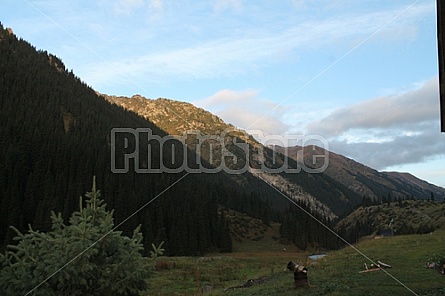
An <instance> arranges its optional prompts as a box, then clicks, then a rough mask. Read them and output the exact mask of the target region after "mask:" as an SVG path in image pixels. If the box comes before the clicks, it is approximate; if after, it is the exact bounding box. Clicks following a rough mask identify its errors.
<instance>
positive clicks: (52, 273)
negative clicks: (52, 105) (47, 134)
mask: <svg viewBox="0 0 445 296" xmlns="http://www.w3.org/2000/svg"><path fill="white" fill-rule="evenodd" d="M85 197H86V199H85V205H84V203H83V202H82V197H81V198H80V209H79V211H77V212H74V213H73V214H72V215H71V217H70V219H69V223H68V225H65V224H64V221H63V219H62V215H61V214H60V213H59V214H55V213H54V212H52V213H51V221H52V230H51V231H49V232H47V233H44V232H39V231H36V230H33V229H32V228H31V226H29V230H28V232H27V233H25V234H23V233H21V232H20V231H19V230H17V229H14V230H15V231H16V233H17V236H16V237H15V240H16V241H18V244H17V245H14V246H8V251H6V253H5V254H1V255H0V268H1V270H0V290H1V291H3V293H5V294H6V295H25V294H27V293H29V292H31V291H32V293H30V294H32V295H138V294H139V292H140V291H143V290H145V289H146V288H147V286H146V281H145V280H146V279H147V278H148V275H149V274H148V273H149V267H148V266H147V265H148V261H147V260H148V259H146V258H144V257H142V255H141V251H142V250H143V245H142V244H141V241H142V235H141V234H140V232H139V230H140V227H137V228H136V229H135V230H134V232H133V236H132V237H131V238H129V237H126V236H123V235H122V234H121V232H120V231H116V230H114V221H113V211H107V210H106V204H105V203H104V201H103V200H102V199H101V198H100V191H99V190H96V185H95V180H94V179H93V188H92V190H91V192H88V193H86V194H85Z"/></svg>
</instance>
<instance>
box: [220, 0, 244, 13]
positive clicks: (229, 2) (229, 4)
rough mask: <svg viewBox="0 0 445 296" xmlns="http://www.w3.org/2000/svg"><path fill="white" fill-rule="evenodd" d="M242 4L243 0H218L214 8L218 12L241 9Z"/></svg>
mask: <svg viewBox="0 0 445 296" xmlns="http://www.w3.org/2000/svg"><path fill="white" fill-rule="evenodd" d="M241 6H242V0H216V2H215V4H214V6H213V9H214V10H215V11H217V12H219V11H223V10H226V9H234V10H239V9H240V8H241Z"/></svg>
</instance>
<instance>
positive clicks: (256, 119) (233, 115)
mask: <svg viewBox="0 0 445 296" xmlns="http://www.w3.org/2000/svg"><path fill="white" fill-rule="evenodd" d="M193 103H194V104H195V105H197V106H199V107H202V108H205V109H207V110H210V111H212V112H213V113H215V114H216V115H218V116H219V117H221V118H222V119H223V120H224V121H225V122H227V123H230V124H233V125H234V126H236V127H238V128H242V129H245V130H259V131H262V132H263V133H264V134H268V135H271V134H279V135H281V134H284V133H285V132H286V130H287V129H288V128H289V126H288V125H286V124H285V123H283V121H282V120H281V114H280V113H282V112H284V109H285V107H284V106H282V107H280V106H278V105H277V104H276V103H274V102H272V101H270V100H266V99H261V98H259V97H258V91H256V90H246V91H234V90H228V89H225V90H221V91H219V92H217V93H215V94H214V95H212V96H210V97H208V98H205V99H203V100H199V101H195V102H193ZM272 109H273V110H274V111H273V112H272V113H270V114H268V111H269V110H272Z"/></svg>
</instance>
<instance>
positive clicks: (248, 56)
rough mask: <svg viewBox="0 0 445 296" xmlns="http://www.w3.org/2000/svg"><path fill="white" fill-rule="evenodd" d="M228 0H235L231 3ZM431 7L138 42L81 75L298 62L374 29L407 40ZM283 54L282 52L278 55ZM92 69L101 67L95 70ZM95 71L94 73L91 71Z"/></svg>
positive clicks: (206, 74)
mask: <svg viewBox="0 0 445 296" xmlns="http://www.w3.org/2000/svg"><path fill="white" fill-rule="evenodd" d="M141 1H142V0H119V2H118V3H126V4H127V10H131V9H134V7H137V6H138V5H140V4H141ZM221 3H226V2H221ZM228 3H232V2H228ZM234 3H237V2H233V3H232V4H231V5H235V4H234ZM152 5H153V7H157V8H158V9H161V10H162V9H163V4H162V2H161V1H160V0H154V1H153V2H152ZM221 5H222V4H221ZM224 5H229V4H227V3H226V4H224ZM235 6H236V5H235ZM431 9H433V10H434V5H433V6H431V5H423V6H422V5H418V6H416V9H415V10H409V11H407V12H406V13H404V14H403V15H402V16H400V17H399V18H398V19H397V20H394V21H393V22H391V21H392V20H393V18H394V16H395V15H396V14H397V13H398V12H399V10H391V11H381V12H373V13H369V14H364V15H355V16H343V17H341V16H338V17H335V18H331V19H326V20H307V21H304V22H301V23H299V24H296V25H294V26H293V27H289V28H287V29H282V28H281V29H280V28H271V29H270V30H269V28H267V29H266V28H265V29H264V30H257V31H252V32H250V33H247V34H241V35H239V36H237V37H231V38H228V37H226V36H224V35H223V36H222V37H221V38H219V39H213V40H207V41H204V42H201V43H199V44H194V45H188V46H185V47H181V48H166V47H164V48H161V49H158V51H156V52H155V51H153V47H148V48H149V49H150V51H148V49H145V53H144V48H143V47H142V48H141V47H137V52H136V51H135V52H134V54H132V55H131V56H132V58H128V57H123V58H120V59H115V60H114V61H110V63H106V64H104V63H99V64H91V65H88V66H89V68H90V70H89V71H88V69H85V74H84V77H85V79H86V80H87V81H90V82H91V83H92V84H93V85H99V84H101V83H105V82H109V81H110V80H119V79H118V77H117V76H119V75H120V74H124V75H134V76H138V77H143V78H144V80H146V81H153V80H165V79H168V78H169V77H171V76H174V77H181V78H182V79H185V80H187V79H201V78H216V77H230V76H234V75H238V74H241V73H247V72H249V71H252V70H258V69H261V68H264V67H267V66H268V65H270V64H274V63H283V62H288V60H286V58H290V59H292V61H293V62H295V61H298V59H299V57H298V55H299V53H300V52H302V53H304V52H305V51H314V50H329V51H331V52H332V51H336V50H337V51H338V50H339V48H340V52H346V51H348V50H350V49H351V48H352V47H353V46H355V45H356V44H357V40H364V39H365V38H367V37H369V36H370V35H371V34H373V33H375V32H376V31H378V30H379V29H381V30H380V31H379V33H378V34H376V35H375V36H374V37H373V38H376V40H378V38H384V39H386V38H387V37H385V36H389V35H391V36H392V35H397V36H401V37H400V38H407V39H409V40H412V38H414V37H413V36H415V34H414V33H413V31H415V29H413V28H415V27H414V25H413V24H414V23H415V22H416V20H418V19H419V18H422V17H424V16H425V15H427V14H428V13H430V12H431ZM385 24H386V25H385ZM413 34H414V35H413ZM235 35H236V34H235ZM368 42H371V40H369V41H368ZM154 48H156V47H154ZM283 53H287V55H284V58H283ZM97 69H103V70H102V71H101V73H97ZM88 72H90V73H88ZM95 72H96V73H97V75H91V73H95Z"/></svg>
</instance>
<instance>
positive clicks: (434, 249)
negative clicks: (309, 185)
mask: <svg viewBox="0 0 445 296" xmlns="http://www.w3.org/2000/svg"><path fill="white" fill-rule="evenodd" d="M273 232H274V229H273V227H272V228H271V229H269V233H268V234H269V235H266V236H265V238H264V239H263V240H260V241H248V240H246V241H243V242H241V243H236V244H235V245H234V252H233V253H229V254H208V255H206V256H204V257H160V258H158V259H156V261H155V262H154V265H155V266H156V267H157V271H154V272H153V274H152V276H151V278H150V279H149V280H148V282H149V285H150V290H149V291H147V293H146V294H144V295H283V296H286V295H308V296H311V295H376V296H377V295H379V296H380V295H445V276H444V275H441V274H439V273H438V272H437V271H435V270H431V269H427V268H425V266H424V265H425V263H426V262H427V261H430V260H431V259H432V258H434V257H437V256H442V257H445V230H437V231H435V232H434V233H431V234H423V235H407V236H395V237H386V238H379V239H375V238H371V237H370V238H367V239H363V240H362V241H360V242H359V243H357V244H356V245H355V246H354V247H346V248H343V249H341V250H338V251H332V252H328V255H327V256H326V257H324V258H323V259H319V260H315V261H314V260H311V259H308V258H307V256H308V255H309V254H310V253H312V252H315V251H318V250H310V251H308V252H301V251H298V250H296V249H295V248H294V247H292V246H290V245H283V244H280V243H279V242H278V241H276V240H274V239H272V238H271V237H270V235H271V234H272V233H273ZM364 256H366V257H368V258H369V259H371V260H373V261H377V260H380V261H383V262H385V263H388V264H390V265H392V267H393V268H391V269H387V270H386V271H387V273H386V272H385V271H382V270H379V271H375V272H368V273H359V271H361V270H363V269H364V264H365V262H367V264H368V266H369V265H370V263H371V262H370V261H369V260H368V259H367V258H365V257H364ZM291 260H292V261H294V262H296V263H299V264H301V265H305V266H307V267H308V275H309V282H310V286H309V287H303V288H299V289H295V288H294V286H293V274H292V272H290V271H288V270H286V265H287V263H288V262H289V261H291ZM258 278H262V281H261V283H258V284H254V285H252V286H250V287H247V288H232V289H230V287H236V286H241V285H243V284H244V283H246V281H247V280H249V279H258ZM228 288H229V289H228ZM226 289H227V290H226Z"/></svg>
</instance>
